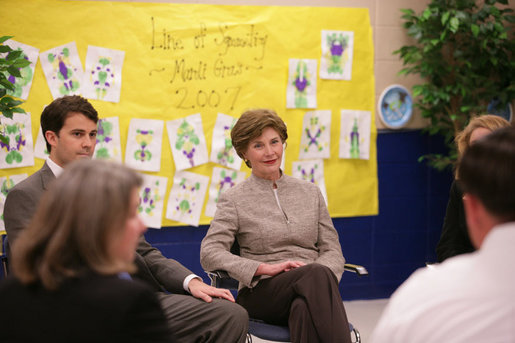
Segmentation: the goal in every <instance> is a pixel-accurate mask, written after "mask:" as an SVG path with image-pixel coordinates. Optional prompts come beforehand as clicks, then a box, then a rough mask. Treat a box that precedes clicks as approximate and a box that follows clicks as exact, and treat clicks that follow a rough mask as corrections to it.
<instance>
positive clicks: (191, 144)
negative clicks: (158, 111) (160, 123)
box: [166, 113, 208, 170]
mask: <svg viewBox="0 0 515 343" xmlns="http://www.w3.org/2000/svg"><path fill="white" fill-rule="evenodd" d="M166 128H167V130H168V138H169V140H170V145H171V149H172V155H173V159H174V162H175V168H176V170H184V169H188V168H191V167H195V166H198V165H201V164H204V163H207V162H208V155H207V148H206V138H205V137H204V129H203V128H202V117H201V116H200V113H196V114H192V115H190V116H187V117H185V118H181V119H176V120H170V121H167V122H166Z"/></svg>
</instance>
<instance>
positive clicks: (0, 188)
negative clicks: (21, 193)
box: [0, 174, 28, 230]
mask: <svg viewBox="0 0 515 343" xmlns="http://www.w3.org/2000/svg"><path fill="white" fill-rule="evenodd" d="M27 176H28V175H27V174H17V175H10V176H7V177H5V176H4V177H0V230H5V226H4V204H5V198H6V197H7V193H8V192H9V190H10V189H11V188H13V187H14V186H15V185H17V184H18V183H20V182H21V181H23V180H25V179H26V178H27Z"/></svg>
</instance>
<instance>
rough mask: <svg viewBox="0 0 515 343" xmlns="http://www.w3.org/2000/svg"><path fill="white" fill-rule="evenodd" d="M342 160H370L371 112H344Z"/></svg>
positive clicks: (341, 135) (342, 112)
mask: <svg viewBox="0 0 515 343" xmlns="http://www.w3.org/2000/svg"><path fill="white" fill-rule="evenodd" d="M341 114H342V117H341V122H340V123H341V130H340V158H354V159H362V160H368V159H369V156H370V120H371V114H370V112H369V111H357V110H342V111H341Z"/></svg>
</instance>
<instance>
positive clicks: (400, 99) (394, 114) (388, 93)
mask: <svg viewBox="0 0 515 343" xmlns="http://www.w3.org/2000/svg"><path fill="white" fill-rule="evenodd" d="M377 107H378V108H377V111H378V113H379V118H381V121H382V122H383V124H384V125H385V126H386V127H388V128H390V129H400V128H402V127H404V126H405V125H406V124H407V123H408V122H409V120H410V119H411V115H412V113H413V100H412V98H411V94H410V92H409V91H408V90H407V89H406V88H405V87H403V86H401V85H391V86H389V87H387V88H386V89H385V90H384V91H383V93H381V96H380V97H379V102H378V104H377Z"/></svg>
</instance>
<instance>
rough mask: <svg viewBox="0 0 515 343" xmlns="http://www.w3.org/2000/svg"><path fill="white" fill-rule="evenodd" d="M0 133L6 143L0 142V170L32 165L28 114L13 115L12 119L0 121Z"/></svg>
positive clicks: (30, 131) (32, 152)
mask: <svg viewBox="0 0 515 343" xmlns="http://www.w3.org/2000/svg"><path fill="white" fill-rule="evenodd" d="M0 132H2V135H3V136H4V137H5V138H6V140H7V141H6V142H5V143H4V142H0V169H4V168H19V167H27V166H33V165H34V146H33V143H32V128H31V121H30V113H14V115H13V119H9V118H6V117H2V118H1V119H0Z"/></svg>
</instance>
